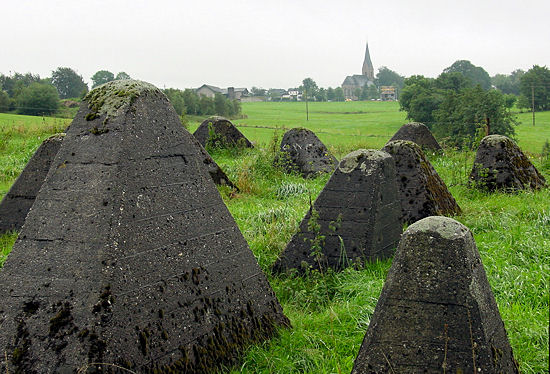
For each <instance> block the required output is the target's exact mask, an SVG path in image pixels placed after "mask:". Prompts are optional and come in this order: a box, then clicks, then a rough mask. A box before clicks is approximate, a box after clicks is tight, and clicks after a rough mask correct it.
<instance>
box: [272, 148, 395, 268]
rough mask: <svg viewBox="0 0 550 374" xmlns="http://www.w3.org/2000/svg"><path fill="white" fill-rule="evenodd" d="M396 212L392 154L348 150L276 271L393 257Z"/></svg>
mask: <svg viewBox="0 0 550 374" xmlns="http://www.w3.org/2000/svg"><path fill="white" fill-rule="evenodd" d="M400 213H401V209H400V205H399V197H398V192H397V186H396V184H395V164H394V161H393V159H392V157H391V156H390V155H389V154H387V153H386V152H382V151H376V150H370V149H369V150H365V149H360V150H357V151H354V152H351V153H350V154H348V155H347V156H346V157H345V158H344V159H342V161H341V162H340V164H339V166H338V168H337V169H336V171H335V172H334V173H333V175H332V176H331V178H330V180H329V181H328V182H327V184H326V185H325V187H324V188H323V190H322V191H321V193H320V195H319V197H318V198H317V200H316V201H315V203H314V204H313V209H312V210H310V211H309V212H308V213H307V214H306V216H305V218H304V219H303V220H302V222H301V224H300V228H299V229H298V232H297V233H296V234H295V235H294V236H293V237H292V239H291V240H290V243H289V244H288V245H287V247H286V248H285V250H284V251H283V253H282V254H281V257H280V258H279V260H277V262H276V263H275V265H274V271H283V270H285V269H291V268H296V269H302V267H303V264H302V263H305V264H307V265H308V266H312V267H314V268H319V265H321V267H323V268H325V267H327V266H329V267H332V268H334V269H341V268H343V267H345V266H347V265H348V264H349V262H362V263H364V262H365V261H370V260H374V259H384V258H388V257H391V256H392V255H393V252H394V249H395V247H396V246H397V243H398V241H399V237H400V235H401V232H402V225H401V222H400V220H399V216H400ZM315 252H317V253H318V255H317V256H316V255H315ZM316 257H317V258H316Z"/></svg>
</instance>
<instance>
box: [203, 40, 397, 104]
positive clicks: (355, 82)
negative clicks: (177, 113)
mask: <svg viewBox="0 0 550 374" xmlns="http://www.w3.org/2000/svg"><path fill="white" fill-rule="evenodd" d="M315 88H316V89H317V90H319V91H322V90H324V94H321V95H319V94H318V95H311V94H309V95H307V96H308V97H307V100H309V101H344V100H345V101H355V100H360V99H370V100H379V101H395V100H397V99H398V95H397V92H398V90H397V88H396V87H395V86H380V87H377V86H376V84H375V77H374V67H373V65H372V61H371V58H370V52H369V45H368V43H367V46H366V50H365V59H364V61H363V66H362V69H361V74H354V75H348V76H347V77H346V78H345V79H344V81H343V83H342V85H341V86H340V87H337V88H335V89H333V88H331V87H329V88H328V89H324V88H317V87H315ZM195 91H196V93H197V94H198V95H199V96H206V97H209V98H214V97H215V95H216V94H222V95H224V96H225V97H226V98H228V99H230V100H238V101H241V102H254V101H304V100H306V95H305V93H304V92H303V89H302V88H301V87H300V88H290V89H283V88H270V89H262V88H257V87H253V88H252V89H251V90H248V88H243V87H239V88H238V87H227V88H220V87H216V86H213V85H209V84H203V85H202V86H200V87H199V88H197V89H196V90H195ZM331 91H332V95H331Z"/></svg>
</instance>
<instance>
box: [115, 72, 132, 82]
mask: <svg viewBox="0 0 550 374" xmlns="http://www.w3.org/2000/svg"><path fill="white" fill-rule="evenodd" d="M123 79H132V78H131V77H130V76H129V75H128V74H127V73H126V72H124V71H121V72H119V73H118V74H117V75H116V77H115V80H117V81H120V80H123Z"/></svg>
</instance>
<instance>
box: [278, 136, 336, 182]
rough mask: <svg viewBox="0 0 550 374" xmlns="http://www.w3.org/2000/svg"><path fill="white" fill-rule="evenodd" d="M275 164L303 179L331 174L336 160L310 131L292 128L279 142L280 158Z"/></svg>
mask: <svg viewBox="0 0 550 374" xmlns="http://www.w3.org/2000/svg"><path fill="white" fill-rule="evenodd" d="M276 163H277V164H278V165H281V166H282V167H283V168H284V169H285V170H287V171H289V172H293V171H294V172H298V173H300V174H302V176H304V177H309V176H315V175H317V174H318V173H327V172H328V173H332V172H333V171H334V169H335V168H336V166H338V160H336V158H335V157H334V156H333V155H332V154H330V152H329V150H328V149H327V147H326V146H325V145H324V144H323V142H322V141H321V140H320V139H319V138H318V137H317V135H315V133H314V132H313V131H311V130H308V129H304V128H294V129H290V130H288V131H287V132H286V133H285V134H284V136H283V139H282V141H281V148H280V156H279V157H278V158H277V160H276Z"/></svg>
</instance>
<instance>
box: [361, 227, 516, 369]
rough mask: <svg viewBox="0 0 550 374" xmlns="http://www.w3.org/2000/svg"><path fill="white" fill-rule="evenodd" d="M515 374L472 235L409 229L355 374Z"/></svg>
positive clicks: (459, 230)
mask: <svg viewBox="0 0 550 374" xmlns="http://www.w3.org/2000/svg"><path fill="white" fill-rule="evenodd" d="M443 372H446V373H517V372H518V368H517V364H516V362H515V361H514V358H513V354H512V348H511V347H510V344H509V342H508V337H507V335H506V330H505V329H504V324H503V322H502V319H501V317H500V314H499V311H498V307H497V304H496V302H495V298H494V296H493V293H492V292H491V287H490V285H489V282H488V281H487V276H486V275H485V270H484V268H483V264H482V263H481V258H480V257H479V252H478V251H477V248H476V245H475V241H474V238H473V236H472V233H471V232H470V230H468V228H467V227H465V226H464V225H462V224H460V223H459V222H457V221H455V220H453V219H451V218H446V217H428V218H424V219H423V220H420V221H418V222H416V223H414V224H412V225H411V226H409V228H408V229H407V231H405V233H404V234H403V237H402V239H401V241H400V243H399V247H398V248H397V252H396V254H395V257H394V259H393V263H392V266H391V268H390V271H389V273H388V276H387V278H386V282H385V284H384V288H383V289H382V293H381V295H380V298H379V299H378V304H377V305H376V308H375V310H374V314H373V315H372V318H371V320H370V324H369V328H368V330H367V333H366V335H365V339H364V340H363V344H362V345H361V348H360V350H359V354H358V356H357V359H356V360H355V364H354V367H353V371H352V374H359V373H443Z"/></svg>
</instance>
